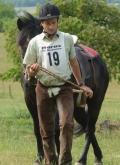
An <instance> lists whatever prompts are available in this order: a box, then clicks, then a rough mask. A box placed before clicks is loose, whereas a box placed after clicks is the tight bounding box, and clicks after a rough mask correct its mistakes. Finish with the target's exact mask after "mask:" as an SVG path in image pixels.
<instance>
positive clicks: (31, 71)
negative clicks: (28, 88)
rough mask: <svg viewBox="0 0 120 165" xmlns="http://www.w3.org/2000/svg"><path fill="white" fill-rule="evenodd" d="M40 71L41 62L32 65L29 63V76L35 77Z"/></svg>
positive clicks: (27, 70)
mask: <svg viewBox="0 0 120 165" xmlns="http://www.w3.org/2000/svg"><path fill="white" fill-rule="evenodd" d="M38 71H39V64H37V63H35V64H32V65H27V67H26V72H27V74H28V76H29V77H34V76H35V75H36V74H37V72H38Z"/></svg>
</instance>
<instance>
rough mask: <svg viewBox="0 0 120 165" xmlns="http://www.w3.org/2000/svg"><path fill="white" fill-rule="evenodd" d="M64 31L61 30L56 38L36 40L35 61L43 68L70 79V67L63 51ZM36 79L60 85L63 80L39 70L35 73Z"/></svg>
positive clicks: (48, 83)
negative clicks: (37, 51)
mask: <svg viewBox="0 0 120 165" xmlns="http://www.w3.org/2000/svg"><path fill="white" fill-rule="evenodd" d="M64 41H65V40H64V33H63V32H61V33H60V35H59V37H58V38H56V40H53V41H52V40H51V41H48V40H47V41H46V40H43V39H41V38H39V41H38V42H37V43H38V44H39V45H37V46H39V53H38V59H37V62H38V63H39V64H40V65H41V66H42V67H43V68H45V69H47V70H49V71H51V72H53V73H55V74H56V75H58V76H60V77H62V78H64V79H66V80H67V79H70V75H71V69H70V65H69V57H67V55H66V52H65V43H64ZM37 77H38V79H39V80H40V81H41V83H43V84H44V85H47V86H54V85H62V84H64V82H62V81H61V82H60V80H57V79H56V78H54V77H52V76H50V75H48V74H46V73H43V72H41V71H40V72H39V73H38V75H37Z"/></svg>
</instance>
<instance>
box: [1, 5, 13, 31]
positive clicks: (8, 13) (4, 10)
mask: <svg viewBox="0 0 120 165" xmlns="http://www.w3.org/2000/svg"><path fill="white" fill-rule="evenodd" d="M14 16H15V11H14V7H13V5H11V4H5V3H1V2H0V32H2V31H4V29H3V25H4V22H6V21H7V19H8V18H14Z"/></svg>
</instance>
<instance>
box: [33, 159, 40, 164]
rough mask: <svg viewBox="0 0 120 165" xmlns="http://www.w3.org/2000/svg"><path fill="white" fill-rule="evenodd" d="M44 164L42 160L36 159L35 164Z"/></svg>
mask: <svg viewBox="0 0 120 165" xmlns="http://www.w3.org/2000/svg"><path fill="white" fill-rule="evenodd" d="M41 164H42V160H39V159H36V160H35V161H34V163H33V165H41Z"/></svg>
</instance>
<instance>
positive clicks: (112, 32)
mask: <svg viewBox="0 0 120 165" xmlns="http://www.w3.org/2000/svg"><path fill="white" fill-rule="evenodd" d="M53 2H54V3H55V4H57V5H58V7H59V8H60V10H61V14H62V16H63V17H62V18H61V21H60V29H62V30H63V31H66V32H70V33H72V34H76V35H77V36H78V37H79V39H80V41H81V42H84V43H86V44H87V45H88V46H91V47H93V48H95V49H96V50H97V51H98V52H99V53H100V55H101V56H102V57H103V59H104V60H105V62H106V64H107V66H108V69H109V72H110V76H111V78H115V79H118V80H120V56H119V52H120V47H119V44H120V37H119V35H120V30H119V29H120V11H119V10H118V9H117V8H115V7H113V6H109V5H108V4H107V3H106V2H105V1H103V0H101V1H98V0H81V1H79V0H75V1H72V0H70V1H64V2H63V1H59V0H54V1H53ZM71 5H72V7H71ZM66 6H67V7H66ZM71 9H72V10H71Z"/></svg>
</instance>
